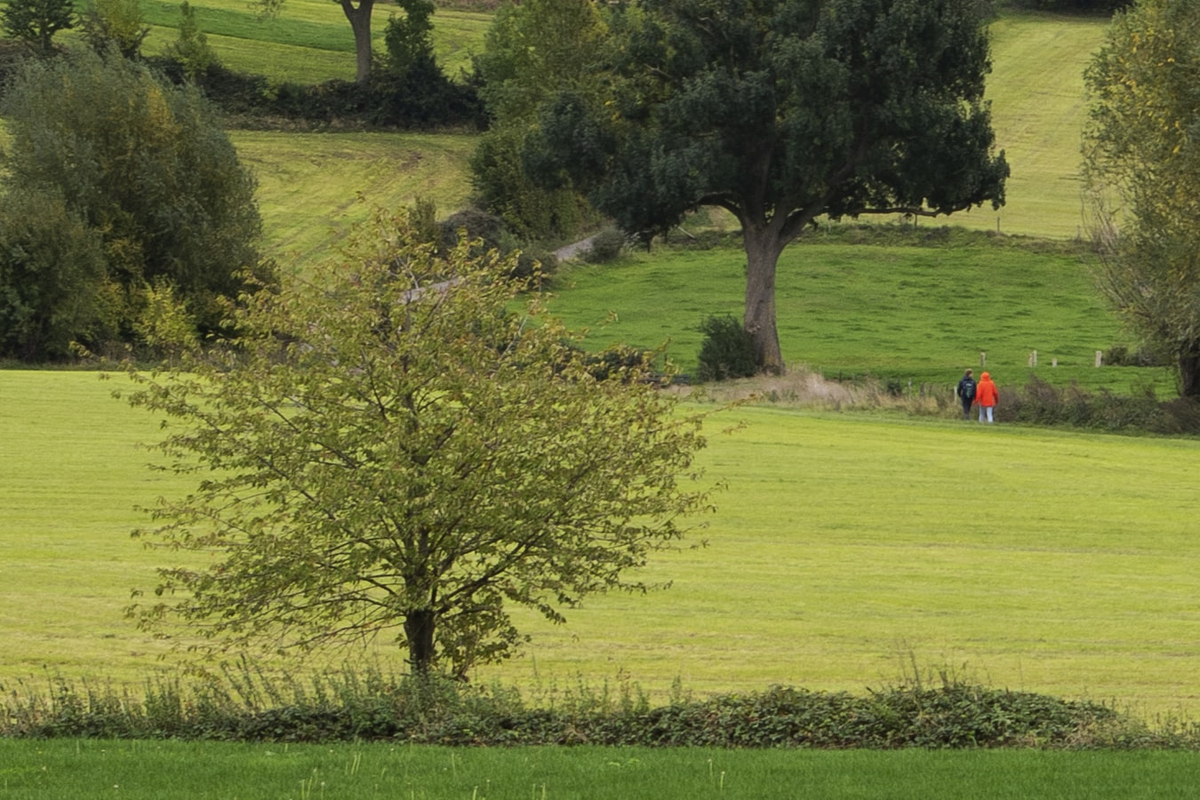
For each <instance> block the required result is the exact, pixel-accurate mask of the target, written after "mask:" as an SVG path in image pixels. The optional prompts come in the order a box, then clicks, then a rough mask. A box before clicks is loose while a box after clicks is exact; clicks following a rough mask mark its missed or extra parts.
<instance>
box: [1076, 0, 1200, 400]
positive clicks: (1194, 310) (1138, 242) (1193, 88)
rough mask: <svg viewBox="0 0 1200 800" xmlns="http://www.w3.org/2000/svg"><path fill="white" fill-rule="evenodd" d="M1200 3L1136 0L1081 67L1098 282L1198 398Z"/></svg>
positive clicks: (1184, 390) (1186, 392)
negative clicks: (1086, 98) (1100, 256)
mask: <svg viewBox="0 0 1200 800" xmlns="http://www.w3.org/2000/svg"><path fill="white" fill-rule="evenodd" d="M1198 75H1200V6H1197V5H1196V4H1195V3H1190V2H1186V0H1141V2H1139V3H1137V4H1136V5H1135V6H1134V7H1133V8H1132V9H1130V10H1129V11H1128V12H1125V13H1118V14H1117V15H1116V16H1115V17H1114V18H1113V22H1112V23H1111V25H1110V27H1109V29H1108V32H1107V35H1106V37H1105V42H1104V45H1103V47H1102V48H1101V49H1100V51H1099V52H1098V53H1097V54H1096V56H1095V57H1094V58H1093V60H1092V63H1091V65H1090V66H1089V68H1088V70H1087V73H1086V76H1085V77H1086V82H1087V86H1088V89H1089V92H1090V96H1091V114H1090V122H1089V126H1088V128H1087V131H1086V133H1085V140H1084V141H1085V143H1084V155H1085V173H1086V175H1087V178H1088V184H1089V187H1090V189H1091V191H1092V199H1093V201H1094V204H1095V209H1096V211H1097V219H1098V221H1099V225H1098V231H1099V233H1100V238H1101V243H1102V245H1103V251H1102V253H1103V263H1102V269H1101V273H1100V274H1101V286H1102V288H1103V289H1104V291H1105V292H1106V294H1107V295H1108V297H1109V299H1110V300H1111V301H1112V302H1113V304H1114V306H1115V307H1116V308H1117V309H1118V311H1119V312H1120V313H1121V314H1122V316H1123V317H1124V319H1125V320H1126V322H1127V323H1128V324H1129V326H1130V327H1131V328H1132V329H1133V330H1134V331H1135V332H1136V333H1138V334H1140V335H1141V336H1142V337H1143V338H1144V339H1145V340H1146V341H1147V343H1148V344H1150V345H1151V346H1152V347H1153V348H1154V349H1157V350H1159V351H1160V352H1161V353H1162V355H1164V356H1166V357H1168V358H1170V359H1171V360H1172V361H1173V362H1174V363H1175V364H1176V366H1177V368H1178V373H1179V382H1180V391H1181V393H1182V394H1183V395H1184V396H1187V397H1196V396H1200V194H1198V193H1197V192H1196V186H1197V185H1198V183H1200V81H1198V80H1197V76H1198Z"/></svg>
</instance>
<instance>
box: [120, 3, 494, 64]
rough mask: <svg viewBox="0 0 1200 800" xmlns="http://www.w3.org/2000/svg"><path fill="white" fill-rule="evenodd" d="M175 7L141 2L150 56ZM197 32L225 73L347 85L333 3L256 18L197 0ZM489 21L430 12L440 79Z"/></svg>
mask: <svg viewBox="0 0 1200 800" xmlns="http://www.w3.org/2000/svg"><path fill="white" fill-rule="evenodd" d="M179 5H180V4H179V3H177V2H161V1H156V2H143V3H142V14H143V16H144V18H145V20H146V22H147V23H148V24H149V25H150V26H151V31H150V35H149V36H147V37H146V42H145V47H144V48H143V49H144V52H145V53H147V54H149V55H156V54H159V53H161V52H163V51H164V50H166V49H167V48H168V47H170V45H171V44H172V43H173V42H174V41H175V39H176V37H177V35H178V32H177V29H178V26H179V19H180V14H179ZM190 5H191V6H192V8H193V9H194V12H195V15H196V22H197V24H198V25H199V26H200V30H201V31H203V32H204V35H205V36H206V37H207V38H208V42H209V44H210V45H211V46H212V47H213V49H214V50H215V51H216V53H217V57H218V58H219V59H220V61H221V63H222V64H224V65H225V66H227V67H229V68H230V69H234V70H238V71H240V72H249V73H252V74H256V75H265V76H267V77H268V78H271V79H273V80H278V81H289V82H292V83H323V82H325V81H328V80H347V81H350V80H354V69H355V62H354V36H353V34H352V32H351V30H350V23H349V22H348V21H347V20H346V17H345V15H344V14H343V13H342V9H341V6H339V5H338V4H337V3H334V2H330V0H287V2H286V3H284V5H283V8H282V10H281V11H280V13H279V14H278V15H276V16H275V17H271V18H263V17H261V16H260V15H259V13H258V9H257V8H256V7H255V6H254V5H253V4H252V3H251V2H249V1H248V0H198V2H192V3H190ZM397 10H398V9H397V8H396V7H395V6H394V5H392V4H391V3H387V2H381V3H379V4H378V5H376V7H375V11H374V13H373V14H372V16H371V21H372V25H371V34H372V39H373V40H374V42H375V48H374V49H375V50H376V51H379V52H382V51H383V31H384V28H385V27H386V26H387V21H388V17H389V16H391V14H393V13H396V12H397ZM490 21H491V17H490V15H488V14H481V13H477V12H470V11H459V10H453V9H438V10H437V11H436V12H435V14H434V16H433V22H434V30H433V34H432V39H433V45H434V54H435V55H436V56H437V59H438V63H439V64H440V65H441V66H442V69H443V70H444V71H445V73H446V74H447V75H449V76H450V77H452V78H455V77H458V76H459V75H460V73H462V72H463V71H464V70H467V69H469V68H470V64H471V56H472V55H473V54H475V53H478V52H480V51H481V50H482V49H483V37H484V34H485V33H486V31H487V26H488V24H489V23H490Z"/></svg>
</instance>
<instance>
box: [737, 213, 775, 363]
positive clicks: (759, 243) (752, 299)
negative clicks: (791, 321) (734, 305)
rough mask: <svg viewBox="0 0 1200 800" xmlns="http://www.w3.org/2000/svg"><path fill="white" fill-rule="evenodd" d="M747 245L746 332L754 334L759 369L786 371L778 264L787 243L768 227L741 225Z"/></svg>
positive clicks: (743, 239) (743, 238)
mask: <svg viewBox="0 0 1200 800" xmlns="http://www.w3.org/2000/svg"><path fill="white" fill-rule="evenodd" d="M742 241H743V243H744V245H745V248H746V315H745V318H744V322H743V324H744V326H745V328H746V332H747V333H749V334H750V335H751V336H753V337H754V355H755V359H756V361H757V363H758V369H759V371H760V372H765V373H768V374H771V375H782V374H783V353H782V351H781V350H780V347H779V331H778V329H777V328H776V325H775V267H776V264H778V263H779V254H780V253H781V252H783V245H784V243H783V242H782V241H781V240H780V238H779V236H778V235H777V234H776V232H775V231H774V230H772V229H770V228H769V227H763V228H756V227H754V226H750V225H745V224H743V226H742Z"/></svg>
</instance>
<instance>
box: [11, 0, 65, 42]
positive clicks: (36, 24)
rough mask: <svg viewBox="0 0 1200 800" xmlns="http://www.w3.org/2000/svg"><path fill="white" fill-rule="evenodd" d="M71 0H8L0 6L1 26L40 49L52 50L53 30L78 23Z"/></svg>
mask: <svg viewBox="0 0 1200 800" xmlns="http://www.w3.org/2000/svg"><path fill="white" fill-rule="evenodd" d="M75 21H76V17H75V6H74V4H73V3H72V2H71V0H9V2H8V4H7V5H5V6H4V8H3V9H0V28H2V29H3V30H4V33H5V34H7V35H8V36H10V37H12V38H13V39H18V40H20V41H22V42H25V43H26V44H27V45H29V46H30V47H33V48H34V49H35V50H37V51H38V52H39V53H41V54H43V55H46V54H49V53H50V52H52V40H53V38H54V34H56V33H58V32H59V31H65V30H70V29H71V28H73V27H75Z"/></svg>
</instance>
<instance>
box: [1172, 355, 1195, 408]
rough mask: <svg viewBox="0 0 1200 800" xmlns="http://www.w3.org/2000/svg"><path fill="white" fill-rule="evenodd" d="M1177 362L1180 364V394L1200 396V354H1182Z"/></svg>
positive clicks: (1181, 395)
mask: <svg viewBox="0 0 1200 800" xmlns="http://www.w3.org/2000/svg"><path fill="white" fill-rule="evenodd" d="M1176 363H1177V364H1178V365H1179V396H1180V397H1192V398H1196V397H1200V354H1197V353H1195V352H1189V353H1183V354H1180V355H1179V357H1178V358H1177V359H1176Z"/></svg>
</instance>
